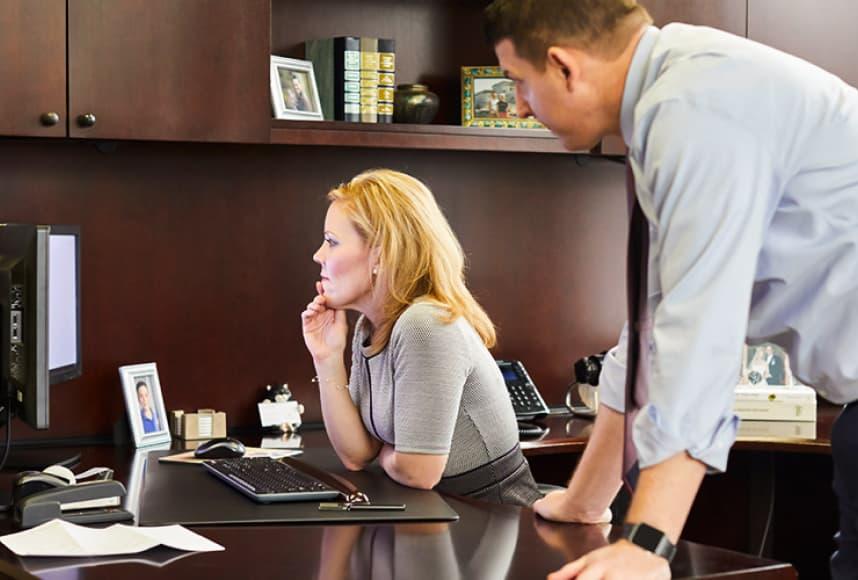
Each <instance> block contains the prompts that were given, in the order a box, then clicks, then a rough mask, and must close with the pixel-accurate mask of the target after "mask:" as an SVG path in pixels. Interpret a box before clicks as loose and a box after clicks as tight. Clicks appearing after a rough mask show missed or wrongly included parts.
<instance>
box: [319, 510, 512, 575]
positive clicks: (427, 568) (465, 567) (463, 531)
mask: <svg viewBox="0 0 858 580" xmlns="http://www.w3.org/2000/svg"><path fill="white" fill-rule="evenodd" d="M454 509H455V510H456V511H457V512H459V515H460V517H461V520H460V521H459V522H456V523H452V524H451V523H425V524H419V523H415V524H396V525H378V526H363V527H360V526H329V527H326V528H325V530H324V532H323V535H322V544H321V553H320V556H319V573H318V576H317V578H318V579H319V580H340V579H355V580H357V579H365V578H372V579H373V580H386V579H394V578H410V579H415V580H420V579H423V578H425V579H427V580H428V579H432V580H435V579H437V578H445V579H451V580H455V579H457V578H468V579H471V578H474V579H481V578H485V579H490V578H504V577H506V576H507V573H508V571H509V568H510V563H511V562H512V558H513V555H514V553H515V548H516V544H517V542H518V526H519V511H518V509H517V508H506V507H505V506H499V507H498V509H496V510H492V511H489V512H487V511H485V510H480V509H478V508H475V507H473V506H471V505H469V504H467V503H464V502H462V503H460V502H456V504H455V506H454Z"/></svg>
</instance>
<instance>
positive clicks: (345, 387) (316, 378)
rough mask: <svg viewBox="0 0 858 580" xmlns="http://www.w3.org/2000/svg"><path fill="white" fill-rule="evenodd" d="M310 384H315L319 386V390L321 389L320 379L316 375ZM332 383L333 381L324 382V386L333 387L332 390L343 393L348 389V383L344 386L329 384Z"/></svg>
mask: <svg viewBox="0 0 858 580" xmlns="http://www.w3.org/2000/svg"><path fill="white" fill-rule="evenodd" d="M311 382H314V383H317V384H318V385H319V387H320V388H321V386H322V379H320V378H319V377H318V375H316V376H315V377H313V378H312V381H311ZM332 382H333V381H325V384H326V385H329V386H332V387H334V388H335V389H336V390H338V391H345V390H347V389H348V388H349V385H348V383H346V384H345V385H337V384H331V383H332Z"/></svg>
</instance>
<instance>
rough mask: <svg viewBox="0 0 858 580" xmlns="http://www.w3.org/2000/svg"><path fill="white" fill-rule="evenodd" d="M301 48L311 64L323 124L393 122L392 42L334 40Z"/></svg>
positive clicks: (393, 78) (350, 38) (393, 49)
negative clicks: (325, 121) (334, 122)
mask: <svg viewBox="0 0 858 580" xmlns="http://www.w3.org/2000/svg"><path fill="white" fill-rule="evenodd" d="M304 48H305V51H306V59H307V60H309V61H311V62H312V63H313V68H314V70H315V74H316V83H317V84H318V89H319V99H320V100H321V104H322V113H323V115H324V118H325V120H331V121H351V122H361V123H392V122H393V90H394V87H395V86H396V85H395V79H396V53H395V41H394V40H393V39H391V38H375V37H366V36H364V37H357V36H338V37H334V38H323V39H318V40H308V41H307V42H305V43H304Z"/></svg>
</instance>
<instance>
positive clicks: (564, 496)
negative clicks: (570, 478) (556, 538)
mask: <svg viewBox="0 0 858 580" xmlns="http://www.w3.org/2000/svg"><path fill="white" fill-rule="evenodd" d="M533 511H535V512H536V513H537V514H539V515H540V516H542V517H543V518H545V519H546V520H551V521H554V522H576V523H579V524H606V523H610V521H611V508H607V509H606V510H604V511H600V512H598V513H593V512H588V511H586V510H584V509H583V508H582V507H581V506H577V505H575V501H574V500H572V499H570V498H569V493H568V490H565V489H564V490H557V491H552V492H551V493H549V494H548V495H546V496H545V497H544V498H542V499H540V500H537V501H536V502H535V503H534V504H533Z"/></svg>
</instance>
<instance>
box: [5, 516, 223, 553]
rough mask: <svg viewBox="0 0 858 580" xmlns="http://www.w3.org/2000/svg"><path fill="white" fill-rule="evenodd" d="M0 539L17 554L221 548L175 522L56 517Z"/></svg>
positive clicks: (221, 548) (211, 549)
mask: <svg viewBox="0 0 858 580" xmlns="http://www.w3.org/2000/svg"><path fill="white" fill-rule="evenodd" d="M0 542H2V543H3V545H4V546H6V547H7V548H9V549H10V550H11V551H13V552H15V554H17V555H19V556H81V557H89V556H115V555H118V554H137V553H139V552H144V551H146V550H149V549H151V548H154V547H155V546H159V545H162V544H163V545H164V546H167V547H170V548H175V549H177V550H189V551H194V552H216V551H219V550H223V549H224V547H223V546H221V545H220V544H216V543H214V542H212V541H211V540H209V539H208V538H205V537H203V536H201V535H199V534H197V533H196V532H192V531H191V530H189V529H187V528H185V527H183V526H179V525H173V526H153V527H145V528H138V527H134V526H126V525H122V524H114V525H112V526H110V527H108V528H103V529H94V528H87V527H84V526H78V525H76V524H72V523H69V522H66V521H64V520H60V519H56V520H51V521H49V522H45V523H44V524H42V525H40V526H37V527H35V528H33V529H30V530H25V531H23V532H17V533H14V534H8V535H6V536H3V537H0Z"/></svg>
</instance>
